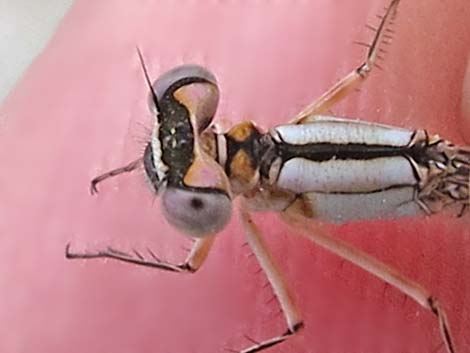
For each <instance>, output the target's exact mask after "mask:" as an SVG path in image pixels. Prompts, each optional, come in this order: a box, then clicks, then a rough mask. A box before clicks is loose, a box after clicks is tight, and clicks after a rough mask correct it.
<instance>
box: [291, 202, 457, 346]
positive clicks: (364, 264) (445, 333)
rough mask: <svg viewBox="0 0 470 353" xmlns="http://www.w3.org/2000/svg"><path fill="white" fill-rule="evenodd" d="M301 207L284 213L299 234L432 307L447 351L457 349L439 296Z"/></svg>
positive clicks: (427, 307)
mask: <svg viewBox="0 0 470 353" xmlns="http://www.w3.org/2000/svg"><path fill="white" fill-rule="evenodd" d="M298 210H299V209H298V208H292V209H290V210H289V209H288V210H287V211H286V212H285V213H283V214H282V215H283V216H284V217H283V218H284V220H285V221H286V222H287V223H288V224H290V225H292V226H293V227H294V228H295V229H296V230H298V231H299V232H300V234H302V235H303V236H305V237H307V238H308V239H310V240H312V241H313V242H314V243H316V244H317V245H319V246H321V247H323V248H325V249H327V250H329V251H331V252H332V253H334V254H336V255H338V256H340V257H341V258H343V259H346V260H348V261H350V262H352V263H353V264H355V265H356V266H358V267H360V268H362V269H363V270H365V271H367V272H369V273H371V274H373V275H375V276H376V277H378V278H380V279H381V280H383V281H384V282H386V283H388V284H390V285H392V286H393V287H395V288H397V289H398V290H400V291H401V292H402V293H404V294H406V295H407V296H408V297H410V298H412V299H413V300H414V301H415V302H417V303H418V304H419V305H421V306H422V307H423V308H425V309H427V310H430V311H431V312H432V313H433V314H434V315H436V317H437V319H438V321H439V328H440V332H441V336H442V340H443V341H444V344H445V346H446V348H447V351H448V352H449V353H456V349H455V346H454V343H453V339H452V336H451V332H450V327H449V324H448V321H447V316H446V312H445V310H444V308H442V307H441V305H440V304H439V302H438V301H437V299H436V298H435V297H434V296H433V295H432V294H431V293H430V292H429V291H428V290H427V289H426V288H424V287H422V286H421V285H420V284H418V283H416V282H414V281H412V280H410V279H408V278H407V277H405V276H404V275H403V274H402V273H401V272H400V271H398V270H397V269H395V268H393V267H391V266H389V265H387V264H385V263H384V262H382V261H380V260H378V259H376V258H374V257H373V256H371V255H369V254H367V253H365V252H363V251H361V250H360V249H357V248H355V247H354V246H352V245H350V244H348V243H347V242H344V241H342V240H340V239H337V238H334V237H332V236H330V235H328V234H327V233H326V232H325V231H324V230H322V229H321V226H320V225H318V224H314V223H312V222H311V221H309V220H307V219H306V218H305V217H304V216H302V215H301V213H300V212H299V211H298Z"/></svg>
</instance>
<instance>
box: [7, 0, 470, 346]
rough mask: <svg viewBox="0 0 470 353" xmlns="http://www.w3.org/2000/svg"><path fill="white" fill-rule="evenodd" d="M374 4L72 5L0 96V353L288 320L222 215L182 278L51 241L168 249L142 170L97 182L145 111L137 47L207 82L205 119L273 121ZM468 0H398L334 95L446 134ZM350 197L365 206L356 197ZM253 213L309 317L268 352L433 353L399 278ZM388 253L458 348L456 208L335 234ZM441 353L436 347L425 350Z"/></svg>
mask: <svg viewBox="0 0 470 353" xmlns="http://www.w3.org/2000/svg"><path fill="white" fill-rule="evenodd" d="M386 4H387V1H381V0H380V1H379V0H374V1H372V0H360V1H301V0H291V1H287V0H286V1H274V0H273V1H265V0H257V1H222V0H211V1H209V0H207V1H195V0H182V1H172V0H161V1H135V2H130V1H118V0H114V1H113V0H103V1H93V2H92V1H84V0H82V1H76V3H75V5H74V6H73V8H72V10H71V11H70V13H69V14H68V15H67V16H66V18H65V20H64V22H63V24H62V25H61V26H60V28H59V30H58V32H57V34H56V35H55V36H54V38H53V40H52V41H51V43H50V45H49V46H48V48H47V50H45V52H44V53H43V54H42V55H41V56H40V57H39V58H38V59H37V60H36V61H35V63H34V64H33V65H32V67H31V68H30V70H29V71H28V72H27V74H26V75H25V77H24V78H23V80H22V81H21V82H20V84H18V86H17V88H16V89H15V91H14V92H13V94H12V95H11V96H10V97H9V99H7V101H6V102H5V103H4V105H3V106H2V108H1V110H0V123H1V126H0V160H1V163H2V166H1V172H0V256H1V257H0V258H1V266H0V293H1V294H0V318H1V319H0V352H5V353H13V352H14V353H25V352H28V353H29V352H34V353H45V352H48V353H55V352H61V353H62V352H77V353H78V352H82V353H85V352H86V353H102V352H112V353H128V352H139V353H146V352H149V353H150V352H152V353H167V352H175V353H176V352H178V353H179V352H184V353H203V352H204V353H208V352H221V351H223V348H224V347H229V348H243V347H245V346H246V345H247V344H249V342H248V341H247V340H246V339H245V338H244V336H243V335H244V334H247V335H249V336H250V337H253V338H255V339H264V338H268V337H270V336H272V335H275V334H279V333H281V332H284V330H285V329H286V327H285V324H284V322H283V319H282V317H281V316H280V315H278V310H279V307H278V305H277V304H276V302H275V301H271V300H270V299H271V296H272V292H271V290H270V289H269V288H264V287H263V285H264V283H265V279H264V277H263V274H262V273H259V272H258V266H257V264H256V263H255V260H254V258H252V257H247V256H246V255H248V254H249V252H248V250H247V249H246V248H244V247H242V244H243V242H244V239H243V233H242V229H241V227H240V224H239V222H238V220H237V217H233V219H232V222H231V223H230V224H229V226H228V227H227V228H226V230H225V231H223V232H222V233H221V234H220V239H218V241H217V242H216V244H215V247H214V249H213V252H212V253H211V255H210V257H209V259H208V261H207V263H206V264H205V266H204V267H203V269H202V270H201V271H200V272H199V273H197V274H196V275H191V276H185V275H178V274H171V273H162V272H158V271H155V270H152V269H146V268H138V267H135V266H131V265H127V264H120V263H116V262H113V261H89V262H80V261H66V260H65V259H64V248H65V245H66V243H67V242H72V249H76V250H83V249H98V248H103V247H105V246H107V245H112V246H114V247H115V248H118V249H121V250H129V249H131V248H133V247H135V248H137V249H141V250H144V249H145V247H146V246H149V247H150V248H152V250H153V251H154V252H156V253H158V254H160V255H161V256H162V257H164V258H167V259H171V260H175V261H176V260H178V259H182V258H183V257H184V255H185V251H184V250H182V248H181V244H186V246H188V244H187V243H188V242H187V240H185V238H184V237H183V236H181V235H180V234H178V232H177V231H175V230H174V229H172V228H171V227H170V226H169V225H167V224H166V223H165V222H164V221H163V219H162V217H161V213H160V210H159V203H158V201H155V200H154V198H153V196H152V195H151V193H150V192H149V191H148V189H147V188H146V185H145V182H144V178H143V175H142V173H134V174H132V175H128V176H123V177H121V178H119V179H114V180H112V181H109V182H107V183H106V184H103V185H100V186H101V188H100V193H99V194H98V195H97V196H94V197H92V196H90V195H89V192H88V187H89V181H90V180H91V178H92V177H94V176H96V175H97V174H100V173H102V172H104V171H108V170H109V169H111V168H115V167H118V166H122V165H124V164H125V163H127V162H129V161H131V160H133V159H135V158H137V157H138V156H139V155H140V154H141V153H142V151H143V147H144V144H145V141H146V139H147V138H148V129H150V128H151V125H152V116H151V114H150V113H149V111H148V109H147V93H148V92H147V88H146V85H145V82H144V79H143V76H142V72H141V68H140V66H139V61H138V57H137V54H136V51H135V46H136V45H138V46H139V47H140V48H141V49H142V51H143V53H144V56H145V59H146V62H147V65H148V68H149V72H150V74H151V76H152V77H154V78H156V77H157V76H158V75H159V74H161V73H163V72H164V71H165V70H167V69H169V68H172V67H174V66H175V65H179V64H182V63H198V64H202V65H204V66H207V67H209V68H210V69H211V70H212V71H213V72H214V73H215V74H216V76H217V77H218V80H219V85H220V90H221V103H220V107H219V110H218V112H219V113H218V119H219V121H222V120H223V119H228V120H230V121H232V122H239V121H242V120H245V119H253V120H255V121H256V122H257V123H258V124H259V125H260V126H263V127H269V126H271V125H273V124H279V123H283V122H286V121H287V120H289V118H291V117H292V116H293V115H295V113H296V112H298V111H299V110H300V109H301V108H302V107H303V106H305V105H306V104H307V103H309V102H311V101H312V100H313V99H314V98H315V97H317V96H318V95H320V94H321V93H322V92H323V91H324V90H325V89H326V88H328V87H329V86H330V85H331V84H332V83H334V82H335V81H336V80H337V79H339V78H340V77H341V76H342V75H344V74H346V73H347V72H349V70H351V69H352V68H354V67H355V66H356V65H358V64H359V63H360V62H361V60H362V57H363V55H364V51H365V49H364V48H362V47H360V46H357V45H354V44H353V43H352V42H353V41H355V40H359V41H369V40H370V39H371V37H372V33H371V32H370V31H369V30H368V29H366V28H364V24H365V23H370V24H376V23H377V21H378V19H377V18H376V17H375V15H376V14H380V13H382V10H383V7H384V5H386ZM469 18H470V14H469V7H468V0H446V1H441V0H419V1H418V0H413V1H410V0H403V3H402V5H401V8H400V13H399V15H398V17H397V19H396V25H395V27H394V29H395V35H394V36H395V39H394V41H393V44H392V45H391V46H390V48H389V53H388V54H387V56H386V59H385V62H383V63H380V66H381V67H383V68H384V70H383V71H380V70H376V71H375V72H374V73H373V74H372V77H371V78H370V80H369V81H368V82H367V84H365V85H364V87H363V88H362V92H361V93H355V94H353V95H351V96H350V97H349V98H348V99H347V100H346V101H345V102H344V103H342V104H340V105H339V106H338V107H336V108H335V109H334V113H335V114H337V115H340V116H344V115H347V116H352V117H360V118H362V119H364V120H369V121H379V122H382V123H390V124H395V125H398V126H402V127H406V128H413V127H426V128H427V129H429V131H431V132H439V133H440V134H441V135H443V136H445V137H447V138H450V139H452V140H454V141H456V142H461V141H462V140H461V136H460V135H459V133H460V132H461V131H462V130H463V129H468V128H469V127H468V125H467V126H465V127H464V126H459V125H458V124H457V119H456V116H457V115H458V113H459V111H460V99H461V94H462V93H461V92H462V79H463V74H464V72H465V67H466V60H467V59H466V53H467V52H468V48H469V47H470V26H468V24H469V23H468V19H469ZM358 207H360V205H358ZM256 218H257V219H258V220H259V223H260V226H261V227H262V228H263V229H264V230H265V232H266V237H267V239H268V241H269V244H270V246H271V248H272V250H273V253H274V255H275V256H276V258H277V259H278V261H279V263H280V267H281V268H282V269H283V270H284V271H285V275H286V278H287V279H288V283H289V285H290V286H291V288H292V290H293V291H294V292H295V297H296V299H297V301H298V304H299V306H300V308H301V310H302V312H303V315H304V319H305V324H306V327H305V330H304V331H303V332H302V333H301V334H299V335H298V336H297V337H295V338H292V339H291V340H290V341H289V342H287V343H285V344H283V345H282V346H279V347H277V348H273V349H272V350H270V351H269V352H273V353H274V352H309V353H313V352H322V353H327V352H331V353H333V352H334V353H337V352H348V353H349V352H381V353H386V352H389V353H396V352H400V353H402V352H413V353H419V352H423V353H424V352H426V353H429V352H432V351H434V349H436V347H438V346H439V345H440V344H441V338H440V336H439V332H438V327H437V322H436V320H435V318H434V317H433V315H432V314H431V313H429V312H427V311H425V310H423V309H421V308H420V307H418V305H417V304H415V303H413V302H412V301H411V300H404V296H403V295H401V294H400V293H398V292H397V291H396V290H395V289H392V288H390V287H387V286H385V285H384V284H383V283H382V282H381V281H379V280H377V279H376V278H374V277H372V276H370V275H368V274H366V273H364V272H363V271H361V270H359V269H357V268H356V267H354V266H352V265H350V264H348V263H344V262H342V261H341V260H340V259H338V258H337V257H335V256H333V255H331V254H329V253H327V252H325V251H324V250H322V249H320V248H318V247H316V246H314V245H313V244H311V243H310V242H308V241H307V240H305V239H301V238H300V237H297V236H296V235H295V234H294V233H293V232H292V231H291V230H290V229H289V227H287V226H285V225H283V224H282V223H281V221H280V220H279V219H278V218H277V217H276V216H275V215H270V214H266V215H258V216H257V217H256ZM331 230H332V231H334V232H335V234H336V236H338V237H340V238H342V239H347V240H349V241H350V242H351V243H353V244H356V245H357V246H359V247H361V248H363V249H365V250H367V251H369V252H370V253H371V254H375V255H377V256H378V257H379V258H381V259H383V260H384V261H387V262H389V263H390V264H394V265H395V266H396V267H398V268H399V269H401V270H403V272H404V273H406V274H407V275H408V276H410V277H411V278H413V279H416V280H417V281H419V282H420V283H422V284H423V285H424V286H426V287H427V288H429V289H430V290H431V291H432V292H433V293H434V294H435V295H436V296H437V297H438V298H439V299H440V300H441V302H442V303H443V305H444V306H445V307H446V308H447V309H448V313H449V321H450V323H451V326H452V329H453V332H454V334H455V336H456V337H455V338H456V344H457V347H458V348H459V352H468V351H469V350H470V348H469V345H470V276H469V272H468V271H469V266H470V229H469V214H467V215H466V217H465V218H461V219H456V218H454V217H451V216H450V215H442V216H437V217H433V218H432V219H421V220H401V221H397V222H371V223H359V224H351V225H345V226H342V227H336V228H333V227H332V228H331ZM436 351H438V352H444V349H443V348H442V347H441V349H440V350H439V349H438V350H436Z"/></svg>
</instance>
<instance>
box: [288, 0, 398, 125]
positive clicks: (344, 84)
mask: <svg viewBox="0 0 470 353" xmlns="http://www.w3.org/2000/svg"><path fill="white" fill-rule="evenodd" d="M399 3H400V0H392V2H391V3H390V6H389V7H388V9H387V11H386V13H385V15H384V16H383V17H381V16H380V18H381V19H382V21H381V22H380V25H379V27H378V28H377V29H375V28H373V29H374V30H375V31H376V34H375V37H374V39H373V41H372V43H371V44H366V46H367V47H368V48H369V50H368V51H367V56H366V59H365V61H364V62H363V63H362V64H361V65H360V66H359V67H358V68H356V69H354V70H353V71H351V72H350V73H349V74H348V75H346V76H345V77H343V78H342V79H341V80H340V81H339V82H337V83H336V84H335V85H333V87H331V88H330V89H329V90H327V91H326V92H325V93H323V94H322V95H321V96H320V97H319V98H318V99H317V100H315V101H314V102H313V103H312V104H310V105H308V106H307V107H306V108H305V109H304V110H302V111H301V112H300V113H299V114H297V116H296V117H295V118H294V119H293V120H292V121H291V122H290V123H291V124H302V123H306V122H308V121H311V120H314V117H313V116H312V115H320V114H325V113H327V112H328V111H329V110H330V109H331V108H332V107H333V106H334V105H335V104H337V103H338V102H339V101H341V100H342V99H343V98H344V97H346V96H347V95H348V94H349V93H350V92H351V91H353V90H355V89H357V88H358V87H359V86H360V85H361V84H362V83H363V82H364V81H365V80H366V79H367V77H368V76H369V74H370V72H371V70H372V68H373V66H374V65H375V66H377V59H378V58H380V55H379V52H380V51H381V50H383V49H381V44H387V43H388V42H387V41H385V40H384V39H389V38H390V34H389V33H388V34H387V29H388V28H389V26H390V24H391V22H393V19H394V17H395V15H396V12H397V8H398V4H399ZM369 28H372V27H369ZM362 44H363V43H362Z"/></svg>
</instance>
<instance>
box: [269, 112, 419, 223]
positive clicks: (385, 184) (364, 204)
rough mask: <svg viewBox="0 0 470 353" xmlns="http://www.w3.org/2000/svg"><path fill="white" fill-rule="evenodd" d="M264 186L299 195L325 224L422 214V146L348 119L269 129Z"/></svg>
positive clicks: (400, 133)
mask: <svg viewBox="0 0 470 353" xmlns="http://www.w3.org/2000/svg"><path fill="white" fill-rule="evenodd" d="M270 135H271V137H272V141H273V143H274V150H275V153H274V155H275V157H274V158H272V159H271V161H270V166H269V168H268V171H267V179H268V183H269V184H270V185H271V186H272V187H274V188H278V189H281V190H285V191H290V192H292V193H295V194H296V195H299V196H301V197H302V198H303V199H304V201H305V202H306V204H307V205H308V206H309V208H311V211H312V214H313V215H314V217H315V218H318V219H320V220H323V221H327V222H334V223H343V222H348V221H353V220H361V219H375V218H395V217H401V216H413V215H418V214H422V213H423V210H422V207H421V206H420V205H419V203H417V202H415V200H416V195H417V191H418V188H419V185H420V182H421V181H422V180H421V177H422V168H420V167H419V160H420V159H421V158H423V156H421V155H420V154H422V153H423V151H422V150H423V148H422V147H420V146H417V145H414V144H413V141H414V137H415V132H414V131H409V130H404V129H399V128H392V127H388V126H383V125H378V124H370V123H365V122H359V121H352V120H341V119H332V120H331V121H326V120H319V121H314V122H310V123H307V124H301V125H283V126H278V127H276V128H274V129H272V130H271V131H270Z"/></svg>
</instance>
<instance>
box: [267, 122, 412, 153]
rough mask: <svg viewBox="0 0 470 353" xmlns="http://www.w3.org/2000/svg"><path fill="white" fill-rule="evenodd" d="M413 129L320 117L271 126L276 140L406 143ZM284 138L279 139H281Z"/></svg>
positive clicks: (374, 143)
mask: <svg viewBox="0 0 470 353" xmlns="http://www.w3.org/2000/svg"><path fill="white" fill-rule="evenodd" d="M413 133H414V132H413V131H410V130H405V129H400V128H396V127H389V126H386V125H380V124H372V123H367V122H362V121H347V120H340V119H338V120H330V121H325V120H322V119H320V120H318V121H313V122H309V123H306V124H299V125H281V126H278V127H276V128H274V129H272V130H271V135H272V136H273V138H274V139H275V140H276V141H277V142H281V141H283V142H286V143H289V144H293V145H305V144H309V143H331V144H348V143H355V144H366V145H383V146H397V147H398V146H407V145H408V144H409V143H410V141H411V138H412V136H413ZM279 138H280V139H281V140H280V139H279Z"/></svg>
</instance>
